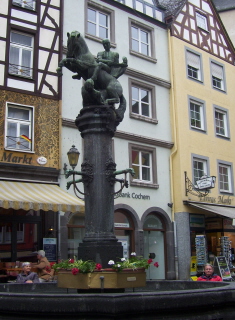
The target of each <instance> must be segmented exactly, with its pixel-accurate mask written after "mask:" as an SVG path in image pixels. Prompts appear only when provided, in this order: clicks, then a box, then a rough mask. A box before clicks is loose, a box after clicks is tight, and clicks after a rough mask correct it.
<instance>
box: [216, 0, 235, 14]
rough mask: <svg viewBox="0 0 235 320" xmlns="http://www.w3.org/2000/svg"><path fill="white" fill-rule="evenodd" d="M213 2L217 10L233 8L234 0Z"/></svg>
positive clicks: (234, 6) (234, 7) (234, 5)
mask: <svg viewBox="0 0 235 320" xmlns="http://www.w3.org/2000/svg"><path fill="white" fill-rule="evenodd" d="M213 2H214V5H215V7H216V9H217V10H218V11H219V12H220V11H227V10H232V9H235V1H234V0H213Z"/></svg>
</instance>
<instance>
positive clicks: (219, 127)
mask: <svg viewBox="0 0 235 320" xmlns="http://www.w3.org/2000/svg"><path fill="white" fill-rule="evenodd" d="M215 133H216V135H218V136H222V137H228V136H229V133H228V114H227V112H226V111H224V110H223V109H218V108H215Z"/></svg>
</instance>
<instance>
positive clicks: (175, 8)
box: [158, 0, 187, 17]
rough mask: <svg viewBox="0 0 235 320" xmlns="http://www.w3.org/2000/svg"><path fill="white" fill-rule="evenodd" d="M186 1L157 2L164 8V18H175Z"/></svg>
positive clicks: (167, 0)
mask: <svg viewBox="0 0 235 320" xmlns="http://www.w3.org/2000/svg"><path fill="white" fill-rule="evenodd" d="M186 1H187V0H158V2H159V4H160V5H162V6H164V7H165V8H166V13H165V17H168V16H177V14H178V13H179V12H180V11H181V9H182V8H183V6H184V5H185V3H186Z"/></svg>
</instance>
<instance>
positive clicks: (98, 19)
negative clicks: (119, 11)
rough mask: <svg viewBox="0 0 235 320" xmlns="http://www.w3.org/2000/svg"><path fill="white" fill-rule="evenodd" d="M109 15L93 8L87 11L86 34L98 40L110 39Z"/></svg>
mask: <svg viewBox="0 0 235 320" xmlns="http://www.w3.org/2000/svg"><path fill="white" fill-rule="evenodd" d="M109 19H110V18H109V15H108V14H107V13H105V12H102V11H100V10H97V9H95V8H88V9H87V32H88V33H89V34H91V35H93V36H96V37H98V38H102V39H106V38H110V21H109Z"/></svg>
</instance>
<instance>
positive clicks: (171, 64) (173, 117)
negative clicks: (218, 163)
mask: <svg viewBox="0 0 235 320" xmlns="http://www.w3.org/2000/svg"><path fill="white" fill-rule="evenodd" d="M171 40H172V37H171V33H170V28H168V46H169V62H170V79H171V100H170V101H171V121H172V126H171V128H172V137H173V141H174V147H173V151H172V152H171V155H170V181H171V186H170V190H171V202H172V203H173V206H172V209H171V216H172V221H173V224H174V245H175V271H176V279H178V248H177V237H176V224H175V215H174V204H175V199H174V197H175V195H174V187H173V157H174V156H175V155H176V153H177V148H178V146H177V129H176V111H175V87H174V73H173V70H174V61H173V59H172V57H173V52H174V50H173V43H172V41H171Z"/></svg>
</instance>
